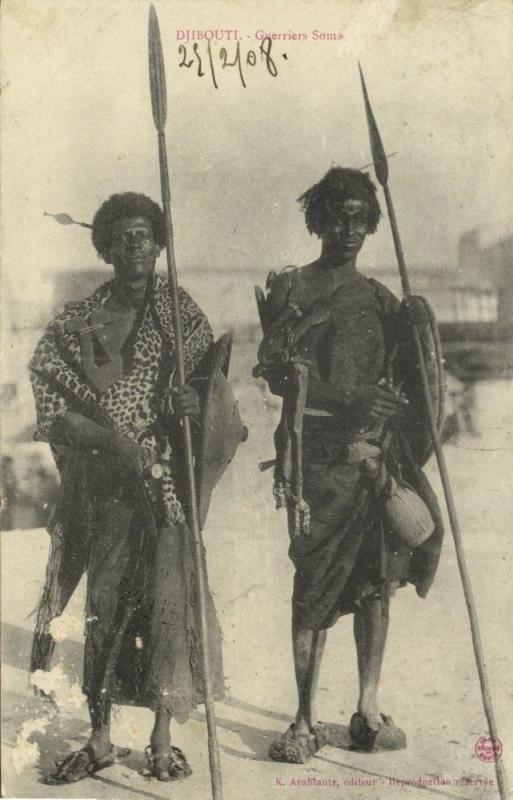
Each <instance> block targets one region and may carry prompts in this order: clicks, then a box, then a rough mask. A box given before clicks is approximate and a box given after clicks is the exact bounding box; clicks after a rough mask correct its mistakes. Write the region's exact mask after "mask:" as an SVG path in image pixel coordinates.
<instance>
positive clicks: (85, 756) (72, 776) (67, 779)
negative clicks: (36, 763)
mask: <svg viewBox="0 0 513 800" xmlns="http://www.w3.org/2000/svg"><path fill="white" fill-rule="evenodd" d="M128 755H130V750H129V749H128V748H126V747H115V746H114V745H111V748H110V750H109V752H108V753H105V755H103V756H100V757H99V758H98V757H97V756H96V755H95V752H94V750H93V748H92V747H91V746H90V745H86V746H85V747H83V748H82V749H81V750H75V751H74V752H73V753H68V755H67V756H66V758H64V759H63V760H62V761H56V762H55V767H56V769H55V772H53V773H52V774H50V775H48V776H47V777H46V779H45V783H47V784H49V785H50V786H55V785H58V784H62V783H76V782H77V781H81V780H83V779H84V778H89V777H90V776H91V775H94V773H95V772H98V771H99V770H101V769H105V767H110V766H112V764H114V763H115V762H116V760H117V759H118V758H123V757H125V756H128Z"/></svg>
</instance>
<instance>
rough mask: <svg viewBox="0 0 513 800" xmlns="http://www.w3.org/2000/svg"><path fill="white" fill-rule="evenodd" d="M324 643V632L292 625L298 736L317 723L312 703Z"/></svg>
mask: <svg viewBox="0 0 513 800" xmlns="http://www.w3.org/2000/svg"><path fill="white" fill-rule="evenodd" d="M325 643H326V631H325V630H322V631H313V630H309V629H308V628H298V627H296V626H295V625H294V624H293V625H292V644H293V649H294V666H295V671H296V683H297V692H298V700H299V704H298V710H297V714H296V726H297V728H296V730H297V733H299V734H303V733H309V732H311V731H312V730H313V726H314V725H315V723H316V722H317V715H316V712H315V707H314V701H315V692H316V689H317V681H318V679H319V668H320V665H321V659H322V654H323V652H324V645H325Z"/></svg>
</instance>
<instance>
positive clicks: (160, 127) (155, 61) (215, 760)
mask: <svg viewBox="0 0 513 800" xmlns="http://www.w3.org/2000/svg"><path fill="white" fill-rule="evenodd" d="M148 51H149V69H150V90H151V107H152V112H153V121H154V123H155V127H156V129H157V135H158V151H159V163H160V185H161V192H162V205H163V208H164V222H165V231H166V255H167V269H168V276H169V287H170V292H171V311H172V317H173V328H174V334H175V354H176V374H177V378H178V384H179V385H180V386H183V385H184V384H185V365H184V354H183V336H182V324H181V320H180V301H179V297H178V281H177V276H176V262H175V253H174V245H173V225H172V222H171V192H170V186H169V172H168V165H167V153H166V134H165V127H166V116H167V98H166V75H165V71H164V56H163V53H162V42H161V39H160V29H159V23H158V19H157V13H156V11H155V8H154V7H153V5H152V6H151V7H150V14H149V24H148ZM182 433H183V449H184V455H185V468H186V476H187V488H188V499H189V514H188V517H189V519H188V521H189V527H190V532H191V536H192V542H193V550H194V558H195V563H196V588H197V594H198V601H199V612H200V640H201V661H202V668H203V687H204V695H205V712H206V718H207V729H208V753H209V762H210V776H211V782H212V797H213V800H222V783H221V763H220V758H219V745H218V743H217V732H216V718H215V709H214V700H213V695H212V678H211V674H210V657H209V641H208V627H207V614H206V582H205V576H206V568H205V564H204V558H203V542H202V537H201V529H200V524H199V514H198V501H197V494H196V480H195V475H194V458H193V450H192V437H191V426H190V421H189V418H188V417H184V418H183V421H182Z"/></svg>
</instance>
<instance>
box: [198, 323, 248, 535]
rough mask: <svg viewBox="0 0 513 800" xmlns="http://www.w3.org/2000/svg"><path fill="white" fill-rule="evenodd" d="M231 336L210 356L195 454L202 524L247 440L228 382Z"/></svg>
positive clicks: (245, 430)
mask: <svg viewBox="0 0 513 800" xmlns="http://www.w3.org/2000/svg"><path fill="white" fill-rule="evenodd" d="M231 346H232V335H231V334H230V333H225V334H224V335H223V336H221V338H220V339H219V340H218V341H217V342H216V343H215V344H213V345H212V348H211V350H210V352H209V354H208V357H207V367H206V372H207V375H206V381H207V382H206V391H205V395H204V402H203V406H202V414H201V436H200V442H199V447H198V449H197V455H196V483H197V491H198V506H199V516H200V525H201V527H203V525H204V523H205V519H206V517H207V512H208V507H209V504H210V497H211V495H212V491H213V489H214V487H215V485H216V484H217V482H218V481H219V479H220V478H221V476H222V474H223V472H224V471H225V469H226V467H227V466H228V464H229V463H230V461H231V460H232V458H233V456H234V455H235V451H236V450H237V447H238V446H239V444H240V443H241V442H243V441H245V440H246V438H247V428H246V426H245V425H243V423H242V420H241V418H240V414H239V404H238V402H237V400H236V399H235V397H234V395H233V390H232V387H231V386H230V384H229V383H228V380H227V374H228V367H229V363H230V353H231Z"/></svg>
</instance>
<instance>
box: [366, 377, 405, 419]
mask: <svg viewBox="0 0 513 800" xmlns="http://www.w3.org/2000/svg"><path fill="white" fill-rule="evenodd" d="M407 405H408V400H407V399H406V397H403V395H400V394H395V392H391V391H389V390H388V389H384V388H383V387H382V386H378V385H377V384H371V385H370V386H366V387H365V388H364V389H362V390H361V391H360V392H359V393H358V396H357V399H356V401H355V409H356V411H357V414H358V416H359V417H360V418H361V419H362V421H367V420H369V419H370V420H372V421H373V422H385V421H386V420H387V419H389V418H390V417H393V416H394V414H398V415H400V414H401V412H402V411H403V410H404V408H405V406H407Z"/></svg>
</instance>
